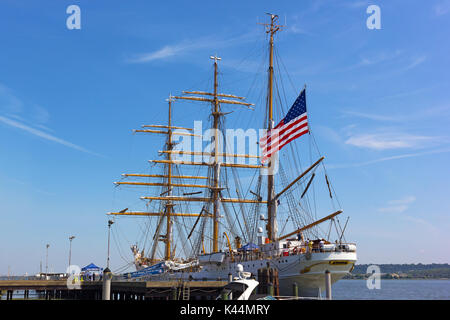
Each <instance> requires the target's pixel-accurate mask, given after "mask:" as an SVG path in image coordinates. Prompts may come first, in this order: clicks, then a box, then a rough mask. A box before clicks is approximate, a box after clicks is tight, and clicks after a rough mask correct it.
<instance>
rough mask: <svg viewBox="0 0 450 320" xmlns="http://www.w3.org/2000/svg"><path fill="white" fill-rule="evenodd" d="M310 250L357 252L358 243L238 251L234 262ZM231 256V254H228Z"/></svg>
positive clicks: (296, 253)
mask: <svg viewBox="0 0 450 320" xmlns="http://www.w3.org/2000/svg"><path fill="white" fill-rule="evenodd" d="M308 252H313V253H317V252H356V244H355V243H350V242H348V243H347V242H346V243H344V242H342V243H338V244H336V243H329V244H325V245H324V246H323V247H322V248H320V246H319V245H313V246H312V247H311V246H308V245H300V246H296V247H293V248H282V249H278V250H271V251H267V252H264V251H262V252H261V251H256V250H255V251H249V252H238V253H236V252H235V253H233V260H234V262H248V261H255V260H264V259H270V258H278V257H283V256H284V257H286V256H293V255H301V254H306V253H308ZM227 256H229V254H227Z"/></svg>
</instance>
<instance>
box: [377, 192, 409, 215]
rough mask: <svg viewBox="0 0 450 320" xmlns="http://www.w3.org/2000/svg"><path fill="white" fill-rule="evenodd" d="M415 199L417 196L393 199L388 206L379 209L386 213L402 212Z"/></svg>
mask: <svg viewBox="0 0 450 320" xmlns="http://www.w3.org/2000/svg"><path fill="white" fill-rule="evenodd" d="M414 201H416V197H414V196H407V197H405V198H402V199H399V200H391V201H389V202H388V206H386V207H383V208H379V209H378V211H379V212H384V213H402V212H404V211H406V210H407V209H408V208H409V206H410V204H411V203H413V202H414Z"/></svg>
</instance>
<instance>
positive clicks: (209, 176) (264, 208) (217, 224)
mask: <svg viewBox="0 0 450 320" xmlns="http://www.w3.org/2000/svg"><path fill="white" fill-rule="evenodd" d="M269 16H270V21H269V23H266V24H263V25H264V27H265V32H266V34H267V40H268V46H267V47H266V48H267V49H268V55H267V56H268V67H267V75H266V79H267V83H266V84H267V86H265V88H266V89H265V91H266V92H265V93H264V99H263V103H262V104H261V105H258V104H252V103H250V102H247V101H246V99H245V98H244V97H242V96H238V95H235V94H230V93H222V92H220V90H219V87H220V86H219V85H220V84H219V76H218V75H219V63H220V60H221V58H219V57H217V55H215V56H212V57H211V59H212V61H213V80H212V82H213V83H212V88H213V89H212V90H209V91H204V90H201V91H200V90H197V91H194V90H192V91H183V92H182V93H181V94H178V95H175V96H172V95H170V96H169V98H168V99H167V102H168V106H167V113H168V117H167V123H165V124H150V125H143V126H142V128H141V129H138V130H135V132H136V133H148V134H152V135H153V134H154V135H156V136H159V137H156V139H161V136H162V137H164V140H163V142H164V143H163V146H162V147H161V149H160V150H157V151H156V150H155V152H154V153H155V154H158V155H159V158H157V159H156V160H149V162H150V163H151V167H152V170H151V171H150V173H145V174H144V173H125V174H122V179H121V180H120V181H118V182H115V184H116V185H117V186H122V187H143V186H144V187H146V189H145V190H146V191H147V192H149V194H144V195H142V196H141V197H140V199H141V200H143V201H145V204H146V209H145V210H143V211H131V210H129V209H128V208H127V209H123V210H120V211H117V212H109V213H108V214H109V215H110V216H114V218H115V217H118V216H123V217H131V216H134V217H141V219H143V220H140V221H141V222H139V223H142V225H143V226H144V225H145V228H144V227H142V230H143V233H145V236H143V237H141V238H142V239H144V240H142V242H141V243H139V244H133V245H132V246H131V251H132V254H133V256H132V260H133V264H134V267H135V268H136V271H131V272H125V273H123V276H124V278H126V279H130V278H131V279H132V278H144V279H150V280H158V281H164V280H175V279H180V280H181V279H185V280H193V281H195V280H218V279H221V280H225V279H228V277H229V274H232V275H234V276H236V275H237V271H236V270H237V265H238V264H241V265H242V266H243V268H244V270H245V271H246V272H250V273H252V274H253V275H257V274H258V269H261V268H265V267H272V268H276V269H278V275H279V292H280V295H291V293H292V287H293V285H294V283H296V284H297V286H298V289H299V294H300V295H301V296H305V297H318V296H320V295H321V292H323V290H324V287H325V273H326V272H329V273H330V274H331V281H332V283H334V282H336V281H338V280H339V279H341V278H342V277H343V276H345V275H346V274H348V273H349V272H351V270H352V269H353V267H354V264H355V262H356V245H355V244H354V243H348V242H347V241H346V240H345V230H346V227H347V223H348V218H347V220H346V222H345V224H343V225H342V224H341V222H340V220H339V217H340V215H341V214H342V212H343V211H342V208H340V204H339V202H338V201H337V200H336V194H335V192H334V189H333V186H332V184H331V179H330V177H329V174H328V173H327V171H326V167H325V164H324V162H325V161H324V158H325V157H324V156H322V155H321V154H320V152H319V150H318V147H317V144H316V143H315V139H314V136H313V135H312V131H311V125H310V121H309V120H308V116H307V112H306V110H307V109H306V86H305V87H304V88H303V89H302V90H301V91H300V93H298V91H297V93H296V94H297V95H298V97H297V98H296V100H295V102H294V103H293V104H290V105H289V104H287V103H286V105H287V106H286V105H285V106H284V107H285V109H283V104H282V103H281V102H280V101H281V99H278V100H277V96H279V85H277V82H276V81H277V78H276V77H277V74H276V69H277V67H278V68H279V67H280V66H279V65H277V64H276V63H274V62H276V61H278V60H277V57H276V55H275V57H274V38H275V35H276V33H277V32H278V31H280V30H282V28H283V26H281V25H279V24H278V16H277V15H273V14H270V15H269ZM186 102H187V103H193V104H196V103H202V104H203V105H205V104H206V105H207V106H209V108H210V111H209V112H208V116H209V124H208V127H209V129H208V130H206V131H205V132H203V131H202V130H199V129H198V125H196V124H194V126H193V128H185V127H181V126H177V125H176V124H173V119H172V118H173V113H174V112H176V111H174V110H173V109H174V108H173V107H174V105H175V104H177V105H178V104H179V103H180V104H181V103H186ZM224 106H228V107H233V108H248V109H253V110H252V111H249V112H253V115H252V116H253V117H260V118H261V119H260V121H261V127H260V128H258V129H255V130H251V129H247V130H246V131H244V130H243V129H239V128H233V127H232V126H228V127H227V128H226V127H225V119H226V118H227V116H228V114H229V112H224ZM286 107H288V108H289V109H288V110H286V109H287V108H286ZM186 108H187V106H183V108H182V110H183V111H182V112H190V111H186V110H187V109H186ZM196 110H198V109H196ZM201 110H205V109H201ZM275 114H277V115H281V116H280V117H279V119H275V116H274V115H275ZM276 120H278V121H276ZM227 124H228V123H227ZM230 129H234V130H230ZM230 132H231V133H230ZM307 140H308V141H309V144H308V142H307ZM205 144H206V146H205ZM302 144H303V146H302ZM306 145H308V146H309V147H310V150H309V152H300V151H299V150H300V147H305V146H306ZM307 159H308V160H309V161H308V163H307V164H306V165H305V161H307ZM320 191H322V193H324V195H321V196H319V195H318V194H319V193H320ZM323 201H329V202H330V211H328V212H322V211H321V212H318V211H319V210H317V207H318V202H323ZM144 229H145V230H144Z"/></svg>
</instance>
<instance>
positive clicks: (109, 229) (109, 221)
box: [106, 220, 114, 269]
mask: <svg viewBox="0 0 450 320" xmlns="http://www.w3.org/2000/svg"><path fill="white" fill-rule="evenodd" d="M113 223H114V221H112V220H108V260H107V261H106V267H107V268H108V269H109V234H110V232H111V225H112V224H113Z"/></svg>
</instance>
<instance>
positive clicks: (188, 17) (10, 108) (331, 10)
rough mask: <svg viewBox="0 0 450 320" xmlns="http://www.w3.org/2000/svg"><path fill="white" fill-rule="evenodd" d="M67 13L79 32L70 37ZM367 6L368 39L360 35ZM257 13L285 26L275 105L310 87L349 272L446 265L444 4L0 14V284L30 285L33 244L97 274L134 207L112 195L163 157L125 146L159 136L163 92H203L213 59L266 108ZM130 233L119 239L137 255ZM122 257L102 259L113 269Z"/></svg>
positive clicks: (155, 6)
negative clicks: (350, 250)
mask: <svg viewBox="0 0 450 320" xmlns="http://www.w3.org/2000/svg"><path fill="white" fill-rule="evenodd" d="M71 4H76V5H78V6H79V7H80V8H81V29H80V30H68V29H67V27H66V19H67V17H68V16H69V15H68V14H67V13H66V8H67V7H68V6H69V5H71ZM369 4H376V5H379V6H380V8H381V30H369V29H368V28H367V27H366V19H367V18H368V16H369V15H368V14H367V13H366V8H367V7H368V5H369ZM266 12H272V13H277V14H278V15H279V16H280V22H282V23H284V22H285V21H286V24H287V27H285V28H284V30H283V31H282V32H280V33H279V34H277V39H276V41H277V42H276V43H277V47H276V49H277V54H278V55H279V56H280V57H281V59H282V61H283V65H284V66H285V67H286V69H287V70H288V73H289V77H290V78H289V80H288V79H286V83H285V84H286V88H288V89H289V90H287V92H286V97H287V100H289V101H292V102H293V101H294V100H295V98H296V95H297V94H298V90H299V89H301V88H302V87H303V85H304V84H307V88H308V89H307V101H308V115H309V119H310V124H311V128H312V131H313V133H314V135H315V137H316V140H317V143H318V145H319V147H320V150H321V152H322V153H324V154H325V155H326V165H327V168H328V172H329V174H330V176H331V178H332V181H333V185H334V188H335V189H336V191H337V194H338V195H339V200H340V203H341V204H342V207H343V209H344V210H345V213H346V215H348V216H350V222H349V226H348V228H347V237H346V238H347V240H351V241H355V242H357V244H358V251H359V252H358V256H359V263H417V262H422V263H431V262H444V263H445V262H450V261H449V260H450V249H449V248H450V246H449V244H450V236H449V234H448V230H449V229H450V218H449V211H450V204H449V196H448V192H449V180H450V179H449V178H450V175H449V170H448V163H449V161H450V130H449V128H448V124H449V120H450V91H449V90H448V88H449V85H450V77H449V75H448V70H449V68H450V55H449V49H450V45H449V44H448V41H447V39H448V36H449V31H450V19H449V17H450V1H447V0H440V1H439V0H435V1H426V2H425V1H408V2H406V1H395V0H394V1H381V0H379V1H371V2H367V1H331V0H330V1H317V0H316V1H312V0H311V1H301V2H300V1H284V2H282V3H279V2H274V1H270V2H269V1H245V2H243V1H226V2H211V1H196V2H194V3H192V2H190V3H187V2H181V1H172V2H150V1H127V2H113V3H112V2H110V1H75V0H74V1H39V2H36V1H18V0H14V1H12V0H10V1H8V0H3V1H1V3H0V44H1V50H0V203H1V204H0V210H1V213H0V214H1V224H0V241H1V245H0V274H6V273H7V272H8V267H10V268H11V270H12V271H13V273H15V274H24V273H25V272H28V273H35V272H37V271H39V263H40V261H42V262H43V264H45V244H46V243H49V244H50V249H49V267H50V269H51V270H55V271H64V270H65V268H66V265H67V261H68V249H69V241H68V237H69V236H70V235H72V234H74V235H76V239H75V240H74V241H73V254H72V261H73V263H76V264H79V265H86V264H88V263H90V262H94V263H96V264H99V265H104V264H105V263H104V261H106V240H107V227H106V222H107V219H108V218H107V217H106V215H105V213H106V212H108V211H111V210H117V209H118V208H121V206H122V205H125V206H132V205H133V204H136V203H139V202H140V200H139V199H138V196H136V193H134V194H132V195H130V197H128V196H125V197H123V198H122V195H121V194H120V192H119V191H118V189H117V188H115V187H114V186H113V184H112V182H114V181H117V179H118V178H119V177H120V174H121V173H125V172H133V171H136V172H137V171H141V172H143V171H144V172H145V170H147V169H146V168H147V166H148V164H147V161H146V160H148V159H152V158H154V157H155V155H156V153H155V150H158V148H159V144H158V143H155V142H154V141H153V140H150V139H149V137H148V136H137V135H132V134H131V130H132V129H135V128H138V127H139V126H140V125H142V124H150V123H164V122H165V121H166V102H165V101H164V99H166V98H167V96H168V94H169V93H172V94H177V93H179V92H181V91H182V90H186V89H199V90H200V89H201V90H208V89H211V70H212V69H211V68H212V67H211V62H210V59H209V56H210V55H213V54H215V53H217V54H218V55H219V56H221V57H222V61H221V62H220V68H221V69H220V70H221V77H220V80H221V89H223V91H224V92H233V93H235V94H237V95H244V96H247V98H248V100H249V101H251V102H255V103H256V104H257V105H256V108H258V107H259V108H262V106H261V105H258V102H259V101H258V94H259V92H258V88H260V86H258V84H257V85H256V86H255V85H254V84H252V81H253V79H258V81H259V79H263V77H264V72H265V69H264V67H263V68H261V65H260V62H261V61H262V59H263V58H264V56H263V48H264V46H266V38H265V34H264V32H263V29H262V27H261V26H260V25H258V24H257V22H264V21H266V19H267V18H266V15H265V13H266ZM283 68H284V67H281V69H283ZM291 83H292V86H291ZM291 87H293V88H291ZM191 108H194V109H191ZM196 108H197V109H196ZM201 108H203V107H202V106H189V105H187V104H181V103H180V104H176V106H175V110H174V122H175V123H177V124H179V125H184V126H189V127H191V126H192V122H193V121H194V120H206V119H207V118H206V116H204V114H203V113H202V109H201ZM228 108H229V110H231V108H230V107H228ZM190 110H192V111H190ZM233 110H235V112H234V113H233V114H232V115H230V118H229V120H227V121H228V122H227V123H228V124H230V123H233V126H235V127H255V128H259V127H260V125H261V118H260V117H259V115H260V113H259V112H258V109H256V110H255V111H254V112H249V111H248V110H244V109H239V110H236V109H233ZM260 110H261V109H260ZM276 116H277V119H278V120H279V119H280V118H281V115H280V114H279V113H278V114H277V113H276ZM296 143H299V144H301V141H300V142H296ZM133 197H134V198H133ZM129 199H135V200H133V201H135V203H131V204H130V203H129V202H127V201H129ZM325 214H327V213H323V214H320V215H321V216H323V215H325ZM118 228H119V227H118ZM130 230H131V229H126V228H124V229H123V230H122V231H120V230H119V229H118V230H117V232H118V233H122V235H123V237H124V238H126V242H129V243H133V242H134V241H136V238H137V237H138V236H137V233H136V234H133V233H132V232H128V231H130ZM124 257H125V258H130V255H129V249H128V248H127V245H124V246H123V247H122V248H121V250H118V249H117V247H116V246H115V245H112V266H113V268H118V267H120V266H122V265H123V264H124V261H123V258H124Z"/></svg>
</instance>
